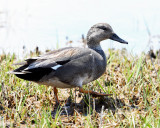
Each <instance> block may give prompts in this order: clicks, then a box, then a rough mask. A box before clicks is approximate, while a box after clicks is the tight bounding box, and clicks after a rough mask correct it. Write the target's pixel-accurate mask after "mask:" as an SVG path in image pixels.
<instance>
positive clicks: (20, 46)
mask: <svg viewBox="0 0 160 128" xmlns="http://www.w3.org/2000/svg"><path fill="white" fill-rule="evenodd" d="M100 22H106V23H109V24H110V25H111V26H112V28H113V30H114V31H115V32H116V33H117V34H118V35H119V36H120V37H121V38H122V39H124V40H126V41H128V42H129V44H128V45H123V44H119V43H117V42H114V43H113V41H111V40H106V41H103V42H102V43H101V45H102V47H103V49H104V50H107V49H108V48H116V49H121V48H126V49H127V50H128V51H129V52H131V53H133V54H140V53H141V52H148V50H149V49H150V48H153V49H154V50H155V51H156V50H158V49H159V48H160V2H159V0H120V1H118V0H112V1H111V0H0V53H1V52H3V51H5V52H7V53H8V52H11V53H12V52H15V53H16V54H18V55H21V54H22V52H23V51H24V50H26V51H30V50H33V49H35V47H36V46H38V47H39V49H40V50H41V51H44V50H45V49H52V50H53V49H57V48H61V47H66V46H70V45H71V46H78V47H80V46H81V47H82V46H83V45H82V43H81V42H83V39H85V37H86V34H87V32H88V30H89V28H90V27H91V26H92V25H94V24H96V23H100Z"/></svg>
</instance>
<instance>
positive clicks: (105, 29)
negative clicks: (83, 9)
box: [99, 26, 108, 31]
mask: <svg viewBox="0 0 160 128" xmlns="http://www.w3.org/2000/svg"><path fill="white" fill-rule="evenodd" d="M99 28H100V29H102V30H104V31H107V30H108V29H107V28H106V27H104V26H102V27H99Z"/></svg>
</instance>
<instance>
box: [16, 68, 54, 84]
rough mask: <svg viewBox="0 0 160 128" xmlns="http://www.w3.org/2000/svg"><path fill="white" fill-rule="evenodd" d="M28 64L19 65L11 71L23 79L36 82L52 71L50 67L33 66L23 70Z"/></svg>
mask: <svg viewBox="0 0 160 128" xmlns="http://www.w3.org/2000/svg"><path fill="white" fill-rule="evenodd" d="M27 67H28V65H24V66H21V67H19V68H17V69H15V70H14V71H13V73H14V74H15V75H16V76H17V77H19V78H21V79H24V80H29V81H35V82H38V81H39V80H40V79H41V78H42V77H43V76H45V75H48V74H49V73H51V72H52V71H53V69H51V68H33V69H29V70H27V71H25V70H24V69H25V68H27Z"/></svg>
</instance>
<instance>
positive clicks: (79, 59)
mask: <svg viewBox="0 0 160 128" xmlns="http://www.w3.org/2000/svg"><path fill="white" fill-rule="evenodd" d="M106 39H111V40H115V41H118V42H120V43H124V44H128V42H126V41H125V40H123V39H121V38H120V37H118V36H117V35H116V34H115V33H114V31H113V29H112V28H111V26H110V25H109V24H107V23H98V24H95V25H94V26H92V27H91V28H90V30H89V31H88V34H87V45H88V48H79V47H66V48H62V49H59V50H55V51H52V52H49V53H47V54H44V55H41V56H38V57H35V58H29V59H27V60H25V62H22V63H19V65H22V66H21V67H19V68H17V69H15V70H14V71H12V73H13V74H15V75H16V76H17V77H19V78H22V79H24V80H29V81H33V82H36V83H38V84H44V85H48V86H52V87H54V94H55V97H56V100H57V101H58V96H57V89H56V88H75V87H78V88H79V91H80V92H82V93H90V94H91V95H93V96H94V97H97V96H108V95H109V94H102V93H98V92H94V91H92V90H89V91H86V90H83V89H82V85H85V84H87V83H89V82H91V81H93V80H96V79H97V78H99V77H100V76H101V75H102V74H103V73H104V72H105V71H106V64H107V63H106V56H105V53H104V51H103V50H102V48H101V46H100V42H101V41H103V40H106ZM58 102H59V101H58Z"/></svg>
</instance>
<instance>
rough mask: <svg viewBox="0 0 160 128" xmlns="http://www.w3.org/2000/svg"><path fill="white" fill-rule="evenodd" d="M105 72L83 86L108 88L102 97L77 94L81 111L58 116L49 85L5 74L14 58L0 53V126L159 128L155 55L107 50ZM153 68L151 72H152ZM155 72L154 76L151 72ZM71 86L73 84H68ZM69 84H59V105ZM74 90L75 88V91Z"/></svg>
mask: <svg viewBox="0 0 160 128" xmlns="http://www.w3.org/2000/svg"><path fill="white" fill-rule="evenodd" d="M108 53H109V54H110V58H109V59H108V61H107V64H108V65H107V69H106V73H105V74H104V75H103V76H101V77H100V78H99V79H98V80H96V81H93V82H91V83H89V84H87V85H84V88H85V89H91V90H94V91H97V92H105V93H111V94H113V95H112V96H110V97H108V98H104V99H103V98H96V99H93V98H92V97H91V96H89V95H85V96H84V94H82V96H80V97H79V98H78V96H77V97H76V98H77V103H78V102H81V105H82V106H84V107H83V108H82V109H83V111H82V112H80V111H79V109H76V110H74V108H75V107H74V106H72V104H71V108H73V110H74V114H73V115H70V114H69V115H68V116H67V115H62V114H61V113H62V106H63V105H61V106H59V107H60V109H57V110H56V115H55V118H52V114H51V112H52V111H53V110H54V109H55V99H54V93H53V89H52V87H47V86H45V85H38V84H36V83H33V82H29V81H25V80H22V79H19V78H17V77H15V76H14V75H12V74H8V73H7V72H8V71H11V70H13V69H15V68H16V66H13V65H12V64H13V63H15V62H18V61H19V60H18V59H16V56H15V55H14V54H12V55H11V54H1V55H0V128H1V127H6V126H7V127H36V128H39V127H48V128H52V127H77V126H78V127H86V128H88V127H91V128H92V127H93V128H94V127H108V128H109V127H128V128H129V127H130V128H133V127H144V128H145V127H146V128H152V127H154V128H158V127H160V79H159V78H160V63H159V62H160V60H158V59H155V60H153V62H154V66H155V67H154V66H153V64H152V62H151V60H150V59H149V58H148V57H147V55H145V54H142V55H141V56H139V57H137V56H133V55H131V54H128V53H127V52H126V51H120V50H117V51H113V50H109V51H108ZM155 70H156V71H155ZM156 72H157V74H158V75H159V76H158V75H157V74H156ZM73 90H74V89H73ZM69 91H70V89H59V93H58V95H59V97H60V101H61V104H63V103H64V102H65V101H64V100H66V99H67V98H68V97H69V96H70V95H71V98H72V102H75V101H74V97H75V94H74V92H72V91H71V92H70V93H69ZM77 95H79V94H78V91H77Z"/></svg>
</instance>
